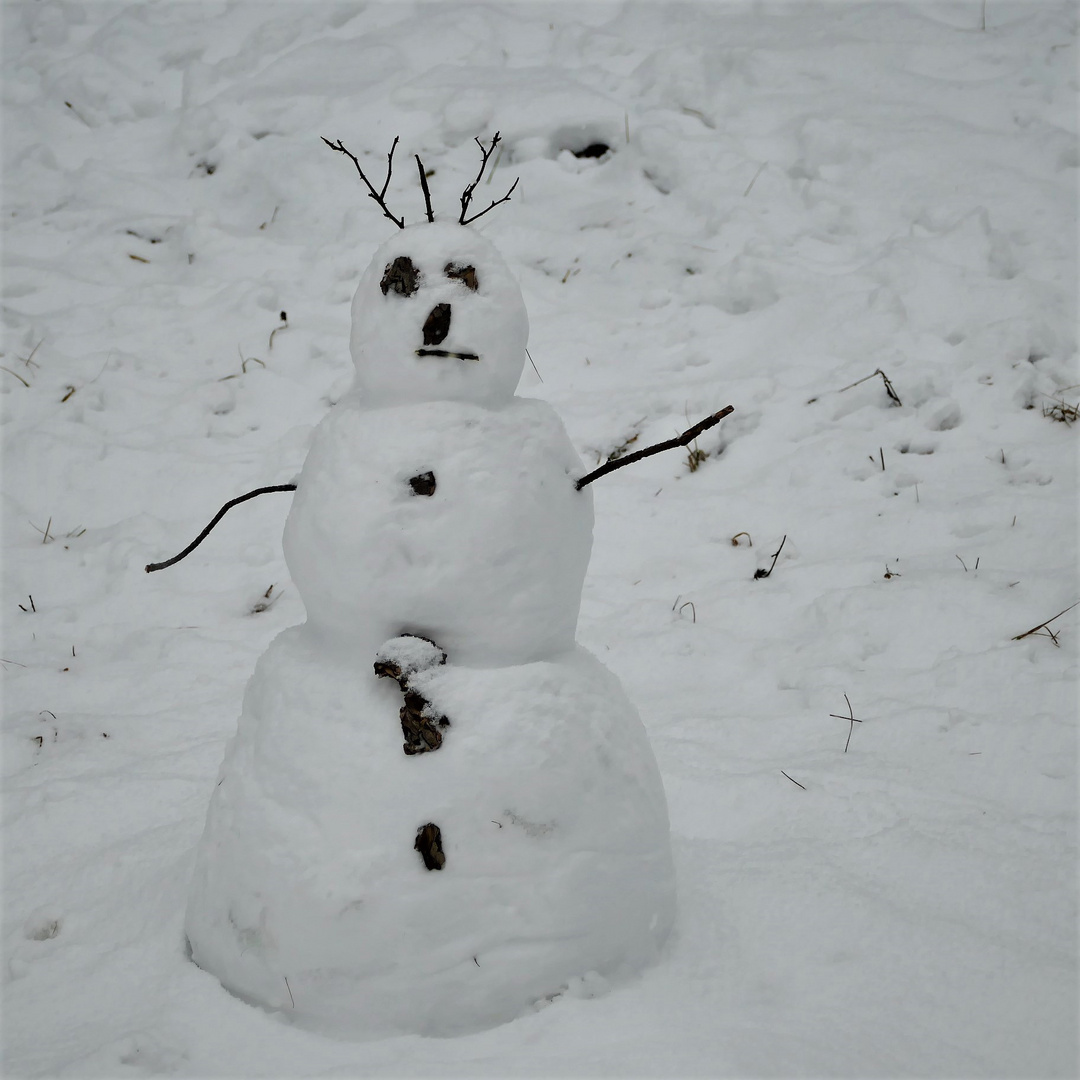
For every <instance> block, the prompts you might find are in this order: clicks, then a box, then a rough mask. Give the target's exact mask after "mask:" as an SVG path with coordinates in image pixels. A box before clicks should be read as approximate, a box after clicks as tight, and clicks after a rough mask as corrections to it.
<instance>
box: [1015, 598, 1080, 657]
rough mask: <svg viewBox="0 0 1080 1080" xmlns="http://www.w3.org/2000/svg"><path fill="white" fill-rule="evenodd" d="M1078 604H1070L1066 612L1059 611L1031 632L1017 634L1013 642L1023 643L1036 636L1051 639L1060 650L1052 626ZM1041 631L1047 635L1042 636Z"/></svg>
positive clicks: (1077, 602) (1079, 602)
mask: <svg viewBox="0 0 1080 1080" xmlns="http://www.w3.org/2000/svg"><path fill="white" fill-rule="evenodd" d="M1077 604H1080V600H1077V601H1076V604H1070V605H1069V606H1068V607H1067V608H1065V610H1064V611H1059V612H1058V613H1057V614H1056V615H1054V616H1052V617H1051V618H1049V619H1047V620H1046V622H1041V623H1039V625H1038V626H1033V627H1032V628H1031V629H1030V630H1025V631H1024V632H1023V633H1022V634H1017V635H1016V637H1014V638H1013V639H1012V640H1013V641H1022V640H1023V639H1024V638H1026V637H1031V636H1032V635H1035V636H1037V637H1049V638H1050V640H1051V641H1052V642H1053V643H1054V645H1055V646H1057V647H1058V648H1060V647H1061V646H1060V644H1059V642H1058V639H1057V634H1055V633H1054V631H1053V630H1051V629H1050V624H1051V623H1052V622H1053V621H1054V619H1060V618H1061V616H1062V615H1064V614H1065V612H1066V611H1072V609H1073V608H1074V607H1076V606H1077ZM1040 630H1045V631H1046V633H1045V634H1040V633H1039V631H1040Z"/></svg>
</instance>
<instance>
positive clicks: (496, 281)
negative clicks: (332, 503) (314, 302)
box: [349, 222, 529, 406]
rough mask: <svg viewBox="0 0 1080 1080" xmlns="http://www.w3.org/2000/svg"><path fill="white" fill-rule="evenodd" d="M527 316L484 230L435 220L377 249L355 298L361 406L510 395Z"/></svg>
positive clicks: (490, 400)
mask: <svg viewBox="0 0 1080 1080" xmlns="http://www.w3.org/2000/svg"><path fill="white" fill-rule="evenodd" d="M528 337H529V320H528V316H527V315H526V313H525V301H524V300H523V299H522V296H521V290H520V288H519V287H518V284H517V282H516V281H515V280H514V278H513V275H512V274H511V273H510V269H509V267H508V266H507V265H506V263H505V262H504V261H503V259H502V257H501V256H500V255H499V253H498V252H497V251H496V250H495V248H494V247H493V246H492V244H490V243H489V242H488V241H487V240H485V239H484V238H483V237H482V236H480V235H478V234H477V233H475V232H473V231H472V229H469V228H467V227H465V226H463V225H456V224H454V225H452V224H449V223H443V222H432V223H427V224H422V225H411V226H408V227H407V228H403V229H401V230H400V231H399V232H398V233H396V234H395V235H394V236H393V237H391V238H390V239H389V240H387V241H386V243H385V244H383V245H382V246H381V247H380V248H379V249H378V251H376V252H375V255H374V257H373V258H372V260H371V264H370V265H369V266H368V268H367V270H366V271H365V272H364V276H363V277H362V278H361V279H360V285H359V287H358V288H357V290H356V295H355V297H354V298H353V303H352V334H351V336H350V339H349V345H350V349H351V352H352V358H353V363H354V364H355V365H356V383H355V386H356V387H357V389H359V390H360V391H361V392H362V393H363V396H364V400H365V402H366V403H367V404H369V405H373V406H383V405H401V404H408V403H412V402H419V401H472V402H476V403H478V404H482V405H489V406H491V405H499V404H502V403H505V402H506V401H509V400H510V399H511V398H512V397H513V396H514V389H515V388H516V387H517V383H518V379H519V378H520V376H521V369H522V367H523V366H524V363H525V345H526V343H527V341H528Z"/></svg>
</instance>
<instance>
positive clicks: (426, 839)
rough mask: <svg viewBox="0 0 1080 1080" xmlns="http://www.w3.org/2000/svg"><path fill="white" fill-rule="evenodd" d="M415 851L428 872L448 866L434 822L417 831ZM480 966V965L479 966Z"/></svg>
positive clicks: (438, 829) (439, 833)
mask: <svg viewBox="0 0 1080 1080" xmlns="http://www.w3.org/2000/svg"><path fill="white" fill-rule="evenodd" d="M413 850H414V851H419V852H420V857H421V858H422V859H423V860H424V866H426V867H427V869H428V870H441V869H442V868H443V867H444V866H445V865H446V854H445V852H444V851H443V846H442V830H441V829H440V828H439V826H438V825H436V824H435V822H433V821H429V822H428V823H427V824H426V825H422V826H421V827H420V828H419V829H417V830H416V842H415V843H414V844H413ZM477 966H479V965H477Z"/></svg>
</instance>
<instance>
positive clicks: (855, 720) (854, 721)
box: [829, 694, 862, 754]
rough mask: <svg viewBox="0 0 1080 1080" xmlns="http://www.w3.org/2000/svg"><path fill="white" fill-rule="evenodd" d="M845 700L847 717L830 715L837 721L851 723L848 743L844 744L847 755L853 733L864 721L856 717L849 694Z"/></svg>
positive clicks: (835, 714) (832, 713) (836, 714)
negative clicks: (856, 726) (857, 725)
mask: <svg viewBox="0 0 1080 1080" xmlns="http://www.w3.org/2000/svg"><path fill="white" fill-rule="evenodd" d="M844 700H845V701H846V702H847V711H848V714H847V716H841V715H840V714H839V713H834V712H831V713H829V715H830V716H832V717H835V718H836V719H837V720H848V721H850V723H849V725H848V733H847V742H846V743H844V753H845V754H846V753H847V752H848V747H849V746H850V745H851V733H852V732H853V731H854V730H855V725H856V724H861V723H862V721H861V720H859V719H858V718H857V717H856V716H855V713H854V711H853V710H852V708H851V699H850V698H849V697H848V696H847V694H845V695H844Z"/></svg>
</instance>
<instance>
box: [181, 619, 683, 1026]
mask: <svg viewBox="0 0 1080 1080" xmlns="http://www.w3.org/2000/svg"><path fill="white" fill-rule="evenodd" d="M422 674H423V675H424V676H425V677H424V678H422V679H416V680H415V682H414V686H415V687H416V692H418V693H420V692H422V697H423V699H424V700H425V701H426V702H434V703H437V706H438V715H439V716H442V717H448V718H449V721H450V726H449V727H448V728H445V729H444V730H445V732H446V738H445V739H444V740H443V741H442V744H441V746H440V747H439V748H438V751H437V752H432V753H414V754H411V755H410V754H409V753H407V752H405V753H403V748H404V745H408V744H407V742H406V743H405V744H404V745H403V737H402V733H403V730H404V723H403V720H399V714H404V713H405V710H404V709H403V708H401V702H402V691H401V690H400V688H399V687H398V685H396V683H395V681H394V680H393V679H389V678H382V679H380V678H378V677H377V676H375V675H374V672H372V671H371V670H370V669H369V670H368V671H364V670H363V669H362V667H361V666H360V665H359V664H357V663H354V662H353V657H352V656H350V655H348V654H347V653H344V652H342V653H340V654H337V655H334V653H333V652H332V651H331V650H328V649H327V648H326V647H325V642H324V641H321V640H320V639H319V638H318V636H317V635H316V633H315V632H314V631H312V629H311V628H310V627H309V626H307V625H304V626H299V627H293V628H292V629H290V630H286V631H285V632H284V633H282V634H281V635H279V636H278V637H277V638H276V639H275V641H274V642H273V643H272V644H271V646H270V648H269V649H268V650H267V652H266V653H265V654H264V655H263V657H262V658H261V659H260V660H259V662H258V665H257V667H256V671H255V674H254V676H253V678H252V680H251V683H250V684H249V686H248V690H247V693H246V696H245V700H244V709H243V714H242V717H241V720H240V724H239V728H238V731H237V734H236V737H235V738H234V739H233V741H232V742H231V744H230V746H229V749H228V752H227V756H226V760H225V763H224V765H223V768H222V773H221V781H220V783H219V784H218V786H217V788H216V789H215V791H214V794H213V797H212V801H211V806H210V812H209V815H208V818H207V824H206V830H205V833H204V835H203V839H202V843H201V844H200V847H199V851H198V857H197V862H196V869H195V875H194V882H193V887H192V892H191V897H190V901H189V905H188V912H187V923H186V930H187V935H188V939H189V942H190V946H191V952H192V958H193V959H194V961H195V962H196V963H197V964H198V965H199V966H200V967H202V968H204V969H206V970H207V971H209V972H211V973H213V974H214V975H216V976H217V977H218V979H219V980H220V981H221V983H222V984H223V985H224V986H225V987H226V988H227V989H228V990H230V991H232V992H233V993H234V994H236V995H237V996H239V997H241V998H242V999H244V1000H246V1001H248V1002H251V1003H254V1004H258V1005H261V1006H263V1007H265V1008H269V1009H272V1010H280V1011H281V1012H282V1014H283V1015H284V1016H285V1017H286V1018H288V1019H290V1020H292V1021H294V1022H296V1023H298V1024H300V1025H302V1026H304V1027H308V1028H311V1029H314V1030H317V1031H321V1032H324V1033H326V1034H331V1035H336V1036H338V1037H344V1038H365V1037H374V1036H385V1035H393V1034H404V1033H414V1034H421V1035H429V1036H449V1035H457V1034H462V1033H466V1032H471V1031H477V1030H481V1029H483V1028H486V1027H491V1026H494V1025H496V1024H500V1023H503V1022H506V1021H509V1020H512V1019H514V1018H515V1017H517V1016H519V1015H521V1014H522V1013H523V1012H526V1011H528V1010H529V1009H530V1008H531V1007H534V1006H536V1005H538V1004H542V1003H544V1001H545V1000H550V999H551V998H552V997H554V996H556V995H558V994H560V993H563V992H570V993H574V992H575V988H578V990H579V991H580V987H582V986H594V987H595V986H601V987H602V986H603V985H604V983H605V981H608V980H612V981H617V980H619V979H621V978H625V977H626V976H629V975H632V974H633V973H635V972H637V971H639V970H640V969H641V968H643V967H645V966H647V965H648V964H650V963H652V962H654V961H655V960H656V958H657V956H658V952H659V949H660V947H661V945H662V944H663V941H664V939H665V938H666V937H667V934H668V931H669V930H670V928H671V924H672V921H673V918H674V909H675V889H674V872H673V868H672V861H671V852H670V845H669V827H668V816H667V806H666V802H665V798H664V791H663V786H662V784H661V780H660V776H659V773H658V771H657V767H656V763H655V760H654V757H653V754H652V750H651V748H650V746H649V743H648V739H647V736H646V733H645V730H644V728H643V727H642V725H641V721H640V720H639V719H638V717H637V715H636V713H635V711H634V709H633V706H632V705H631V704H630V702H629V701H628V700H627V699H626V697H625V695H624V693H623V691H622V688H621V686H620V684H619V682H618V680H617V679H616V678H615V677H614V676H613V675H612V674H611V673H610V672H609V671H607V670H606V669H605V668H604V667H603V666H602V665H601V664H600V663H599V662H598V661H597V660H596V659H595V658H594V657H593V656H592V655H591V654H590V653H588V652H587V651H585V650H584V649H582V648H580V647H576V648H573V649H571V650H570V651H568V652H566V653H564V654H562V655H561V656H558V657H554V658H552V659H550V660H546V661H540V662H536V663H531V664H522V665H513V666H509V667H502V668H492V669H477V668H465V667H459V666H455V665H453V664H449V663H447V664H442V665H439V666H437V667H434V668H432V669H429V670H428V671H426V672H423V673H422ZM300 717H302V718H303V722H298V718H300ZM361 717H362V718H363V722H360V723H358V722H357V721H358V718H361Z"/></svg>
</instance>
